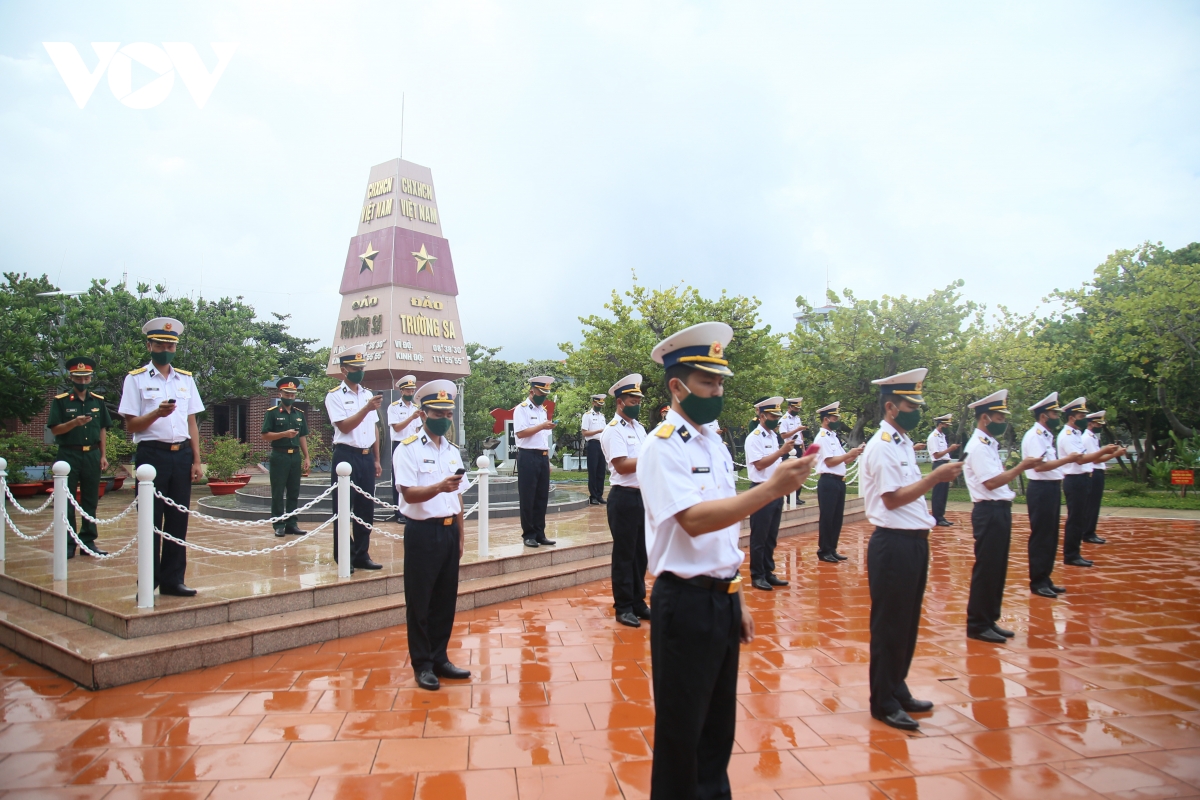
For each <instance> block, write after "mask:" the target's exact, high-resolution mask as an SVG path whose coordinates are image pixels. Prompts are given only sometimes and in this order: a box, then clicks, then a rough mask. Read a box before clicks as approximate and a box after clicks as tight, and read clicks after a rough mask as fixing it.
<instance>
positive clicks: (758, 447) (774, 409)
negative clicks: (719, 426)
mask: <svg viewBox="0 0 1200 800" xmlns="http://www.w3.org/2000/svg"><path fill="white" fill-rule="evenodd" d="M782 403H783V398H782V397H768V398H765V399H763V400H760V401H758V402H757V403H755V404H754V409H755V412H756V415H757V420H758V424H757V425H756V426H755V428H754V430H752V431H750V434H749V435H748V436H747V437H746V443H745V451H746V477H747V478H749V479H750V484H751V486H759V485H761V484H764V483H766V482H767V481H768V480H770V478H771V476H772V475H773V474H774V473H775V468H776V467H778V466H779V460H780V459H781V458H783V457H784V456H785V455H787V454H788V453H791V452H792V450H793V448H794V447H795V442H794V441H793V439H792V438H788V439H787V440H786V441H785V442H784V443H783V445H782V446H781V445H780V444H779V437H778V436H777V435H776V434H775V429H776V428H777V427H778V426H779V419H780V417H781V416H782V414H783V409H782V408H781V407H780V406H781V404H782ZM794 436H799V433H796V434H794ZM782 519H783V498H782V497H780V498H778V499H776V500H772V501H771V502H769V503H767V504H766V505H764V506H763V507H762V508H760V509H758V510H757V511H755V512H754V513H753V514H751V515H750V584H751V585H752V586H753V587H754V588H755V589H760V590H762V591H764V592H770V591H772V590H774V588H775V587H776V586H787V585H788V582H787V581H785V580H783V579H782V578H777V577H775V546H776V545H777V544H778V542H779V523H780V521H781V520H782Z"/></svg>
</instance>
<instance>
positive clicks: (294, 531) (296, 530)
mask: <svg viewBox="0 0 1200 800" xmlns="http://www.w3.org/2000/svg"><path fill="white" fill-rule="evenodd" d="M283 532H284V533H290V534H291V535H292V536H303V535H304V534H305V532H304V531H302V530H300V527H299V526H298V525H289V526H288V527H286V528H284V529H283Z"/></svg>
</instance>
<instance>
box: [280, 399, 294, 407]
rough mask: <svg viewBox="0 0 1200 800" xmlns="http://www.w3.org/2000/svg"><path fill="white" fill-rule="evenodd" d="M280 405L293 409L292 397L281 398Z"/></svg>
mask: <svg viewBox="0 0 1200 800" xmlns="http://www.w3.org/2000/svg"><path fill="white" fill-rule="evenodd" d="M279 405H281V406H283V407H284V408H291V407H292V398H290V397H281V398H279Z"/></svg>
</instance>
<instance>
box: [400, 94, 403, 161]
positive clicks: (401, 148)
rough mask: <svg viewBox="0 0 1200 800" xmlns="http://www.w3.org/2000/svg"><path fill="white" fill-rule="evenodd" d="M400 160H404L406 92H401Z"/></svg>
mask: <svg viewBox="0 0 1200 800" xmlns="http://www.w3.org/2000/svg"><path fill="white" fill-rule="evenodd" d="M400 160H401V161H403V160H404V92H401V93H400Z"/></svg>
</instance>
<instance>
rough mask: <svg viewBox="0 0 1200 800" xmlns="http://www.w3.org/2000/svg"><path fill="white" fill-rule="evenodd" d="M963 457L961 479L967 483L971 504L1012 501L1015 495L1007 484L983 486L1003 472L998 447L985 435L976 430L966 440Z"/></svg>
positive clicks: (993, 440) (994, 441)
mask: <svg viewBox="0 0 1200 800" xmlns="http://www.w3.org/2000/svg"><path fill="white" fill-rule="evenodd" d="M964 452H965V453H966V455H965V456H964V457H963V478H965V479H966V481H967V490H968V491H969V492H970V493H971V500H972V502H975V503H978V502H979V501H980V500H1012V499H1013V498H1014V497H1016V496H1017V493H1016V492H1014V491H1013V490H1012V487H1011V486H1010V485H1008V484H1007V483H1006V484H1004V485H1003V486H997V487H996V488H995V489H989V488H987V487H986V486H984V485H983V482H984V481H990V480H991V479H992V478H994V477H996V476H997V475H999V474H1000V473H1002V472H1004V463H1003V462H1002V461H1001V460H1000V445H999V444H998V443H997V442H996V440H995V439H993V438H992V437H991V436H989V435H988V434H987V433H985V432H983V431H981V430H979V429H978V428H976V429H975V430H974V431H973V432H972V435H971V438H970V439H968V440H967V446H966V447H965V448H964Z"/></svg>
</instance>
